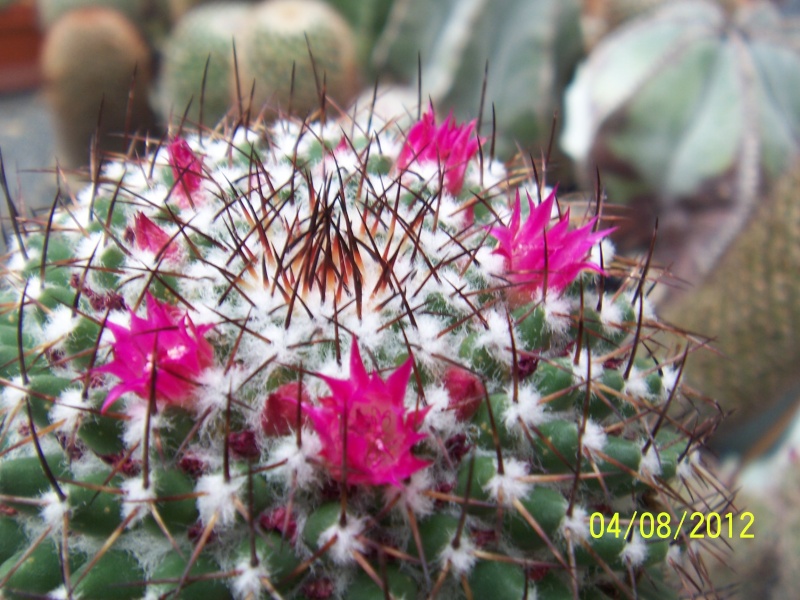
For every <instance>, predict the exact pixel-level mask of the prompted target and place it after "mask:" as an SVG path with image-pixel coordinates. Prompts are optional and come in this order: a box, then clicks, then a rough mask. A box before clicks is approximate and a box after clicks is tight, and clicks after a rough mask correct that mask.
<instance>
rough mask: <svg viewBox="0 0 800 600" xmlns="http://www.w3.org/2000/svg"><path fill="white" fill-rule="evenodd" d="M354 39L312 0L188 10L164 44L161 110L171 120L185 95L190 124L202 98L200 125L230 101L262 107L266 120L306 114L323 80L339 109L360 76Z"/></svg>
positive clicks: (214, 119)
mask: <svg viewBox="0 0 800 600" xmlns="http://www.w3.org/2000/svg"><path fill="white" fill-rule="evenodd" d="M353 38H354V33H353V31H352V29H351V28H350V26H349V25H348V23H347V22H346V21H345V20H344V19H343V18H342V17H341V16H340V15H339V14H338V13H337V12H336V11H335V10H334V9H332V8H330V7H329V6H327V5H326V4H324V3H322V2H317V1H315V0H302V1H301V2H295V1H285V0H268V1H266V2H262V3H260V4H257V5H254V6H251V5H246V4H239V3H234V4H233V5H229V4H212V5H208V6H202V7H198V8H195V9H193V10H191V11H189V12H188V13H187V14H186V15H185V17H184V18H183V19H181V20H180V21H179V22H178V25H177V26H176V27H175V29H174V31H173V32H172V34H171V35H170V38H169V40H168V41H167V44H166V46H165V57H164V70H163V74H162V82H161V100H160V104H161V112H162V114H163V115H164V116H165V117H167V116H171V117H172V121H173V123H177V122H179V121H180V119H181V117H182V115H183V113H184V111H185V110H186V108H187V107H188V105H189V100H192V101H193V106H192V107H191V110H190V112H189V113H188V116H189V118H190V120H191V121H194V122H197V120H198V119H199V117H200V114H199V113H200V106H199V105H200V98H201V96H202V97H203V102H204V107H203V112H204V115H203V120H204V121H205V122H207V123H216V122H217V121H218V120H219V119H221V118H222V117H223V116H224V115H225V114H226V112H227V111H228V109H229V108H230V107H231V106H233V107H235V108H238V109H240V110H242V111H244V110H250V111H253V112H256V113H257V112H260V111H262V110H264V109H268V110H267V112H268V114H270V115H272V116H273V117H274V116H275V115H276V114H277V113H278V112H280V111H287V110H289V109H291V110H292V112H294V113H296V114H300V115H305V114H308V113H309V112H311V111H312V110H315V109H318V108H320V106H321V103H322V87H323V85H324V90H325V95H326V98H327V101H328V102H330V101H333V102H337V103H340V104H341V105H342V106H346V105H347V103H348V102H349V101H350V100H351V99H352V97H353V96H354V95H355V92H356V91H357V85H358V79H359V65H358V58H357V54H356V41H355V40H354V39H353ZM234 44H235V50H236V57H235V58H236V62H235V63H234ZM312 56H313V61H312ZM206 60H208V71H207V72H206V67H205V65H206ZM293 74H294V79H292V75H293ZM204 76H205V80H206V86H205V88H203V86H202V82H203V79H204ZM251 90H252V92H253V94H252V97H251Z"/></svg>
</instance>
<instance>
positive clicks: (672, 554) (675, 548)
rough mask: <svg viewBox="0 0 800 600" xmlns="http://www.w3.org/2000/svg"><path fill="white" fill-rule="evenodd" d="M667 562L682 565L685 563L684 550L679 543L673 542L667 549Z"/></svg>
mask: <svg viewBox="0 0 800 600" xmlns="http://www.w3.org/2000/svg"><path fill="white" fill-rule="evenodd" d="M666 562H667V564H668V565H680V564H682V563H683V551H682V550H681V546H680V545H679V544H672V545H670V547H669V550H667V561H666Z"/></svg>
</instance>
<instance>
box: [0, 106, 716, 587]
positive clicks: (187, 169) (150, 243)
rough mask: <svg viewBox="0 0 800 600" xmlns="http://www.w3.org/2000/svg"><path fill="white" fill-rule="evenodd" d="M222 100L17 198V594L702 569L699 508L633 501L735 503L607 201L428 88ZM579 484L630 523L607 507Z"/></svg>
mask: <svg viewBox="0 0 800 600" xmlns="http://www.w3.org/2000/svg"><path fill="white" fill-rule="evenodd" d="M219 131H221V132H223V133H220V134H219V135H210V134H207V133H204V134H203V135H202V137H200V136H199V135H197V134H190V133H188V132H186V131H185V132H184V137H175V138H170V139H168V140H166V141H165V142H164V144H162V145H160V146H158V147H154V148H151V150H152V151H153V153H152V154H150V155H148V156H146V157H144V158H142V159H141V160H140V161H134V160H128V161H124V162H108V163H106V165H105V167H104V170H103V172H102V174H101V175H100V177H99V179H98V180H97V181H95V182H94V184H93V185H92V186H91V187H90V188H87V189H86V190H84V191H82V192H80V193H79V194H77V195H76V197H75V198H74V200H71V201H69V203H66V204H65V205H64V206H62V207H56V208H54V210H53V211H52V212H51V214H50V215H48V216H46V217H45V218H43V219H42V220H41V221H36V220H27V221H25V222H20V223H17V224H16V225H17V230H18V232H19V235H18V245H17V247H16V249H15V250H14V252H13V253H12V254H11V255H10V256H9V257H8V259H7V261H6V263H5V270H4V274H3V279H2V288H0V306H2V314H1V315H0V316H1V317H2V324H1V325H0V333H2V345H0V377H2V380H3V385H4V389H3V392H2V411H3V413H2V414H3V421H2V430H0V500H1V501H2V508H3V510H2V513H3V514H2V516H0V532H2V535H0V539H2V544H1V545H0V559H2V561H3V562H2V565H0V587H2V588H3V591H4V594H5V595H6V597H7V598H21V597H26V596H29V595H32V594H39V595H44V594H50V593H52V594H55V595H57V596H59V597H76V598H78V597H80V598H98V597H102V598H111V597H115V598H139V597H142V596H144V597H146V598H157V597H192V598H229V597H235V598H245V597H266V596H272V597H298V598H314V599H320V598H329V597H346V598H384V597H387V596H391V597H395V598H414V597H428V596H438V597H446V598H454V597H461V596H464V597H475V598H481V597H489V596H491V597H494V598H498V599H500V598H521V597H525V596H527V597H533V596H534V595H535V597H537V598H539V599H540V600H547V599H549V598H565V597H576V596H579V595H580V596H583V595H588V596H591V597H597V598H603V597H615V596H617V595H619V594H624V595H638V597H659V598H669V597H673V596H675V595H676V594H677V593H678V592H679V590H680V589H681V583H680V580H681V579H682V576H683V575H685V576H686V577H687V580H686V581H687V582H686V584H685V585H686V586H687V587H685V589H686V590H688V591H690V592H691V593H695V592H696V591H697V586H698V585H699V586H700V587H701V588H702V587H705V586H706V585H707V583H706V582H705V579H704V572H705V570H704V568H703V567H702V565H700V564H699V563H698V562H697V561H696V548H695V545H694V544H687V543H686V542H687V539H686V535H685V534H686V531H684V534H683V535H676V536H675V537H674V539H673V537H672V536H669V538H670V539H658V538H660V537H663V536H656V537H653V538H650V539H645V538H646V537H648V536H647V534H646V533H644V531H645V530H643V529H641V528H640V522H639V521H638V520H637V521H635V522H634V521H633V520H632V517H633V516H634V511H638V513H639V514H641V511H647V510H649V511H652V512H663V513H665V514H670V515H672V518H671V519H669V521H670V522H671V527H675V528H676V527H677V522H678V521H679V520H680V515H681V514H682V511H685V510H690V511H691V510H698V511H701V512H705V511H708V510H717V511H719V512H724V511H725V510H726V509H727V506H728V505H727V503H726V502H727V499H726V498H725V496H724V494H723V495H720V493H719V490H721V489H722V488H720V487H719V486H718V484H716V483H714V482H713V481H710V476H709V475H708V473H707V472H706V470H705V468H704V467H703V465H702V462H701V461H700V460H699V458H698V452H697V451H698V449H699V448H700V445H701V444H702V440H703V434H702V432H701V431H695V430H694V425H695V423H696V421H695V420H694V419H695V410H694V409H693V408H692V406H691V405H689V404H687V403H685V402H684V400H683V396H682V394H681V392H680V389H679V379H680V370H681V368H682V365H683V362H682V360H683V357H685V352H686V351H688V349H687V350H686V351H684V350H683V348H680V347H679V348H664V351H663V352H659V353H652V352H651V350H655V349H656V345H655V343H654V342H653V337H654V334H655V333H656V332H657V331H658V330H659V329H660V327H661V326H660V325H659V324H658V322H657V321H656V320H655V319H654V317H653V316H652V315H651V313H650V310H649V307H648V303H647V301H646V299H645V298H644V294H643V289H644V278H645V274H644V273H642V272H641V269H639V267H638V266H637V265H635V264H626V263H621V262H615V261H614V260H613V250H612V249H611V247H610V246H609V245H607V244H606V243H603V242H601V240H602V238H603V237H604V236H605V235H607V233H608V230H605V229H603V228H602V226H601V225H600V223H599V222H598V221H597V220H596V219H591V220H588V221H585V222H581V221H583V220H582V219H581V218H580V217H579V216H577V215H575V214H574V213H572V214H571V213H570V211H568V210H565V207H561V208H559V207H558V205H557V204H556V203H555V202H554V198H555V195H554V193H552V192H550V190H548V189H545V188H544V187H543V186H540V185H539V184H538V183H536V182H534V181H533V180H532V179H531V177H530V175H531V172H530V171H528V170H527V169H519V170H512V171H511V172H507V171H506V170H505V168H504V167H503V166H502V165H500V164H498V163H496V162H491V161H489V160H488V157H487V156H486V155H485V153H484V152H482V151H481V150H480V145H481V144H483V143H485V140H483V139H479V138H478V137H477V136H476V135H475V123H474V122H473V123H470V124H465V125H459V124H458V123H456V122H455V121H454V120H452V119H448V120H446V121H445V122H444V123H441V124H438V123H437V122H436V120H435V118H434V115H433V113H432V109H431V110H430V111H429V112H427V113H426V114H425V115H424V116H423V119H422V120H421V121H420V122H418V123H416V124H414V125H413V127H411V128H410V129H408V130H407V132H404V131H403V130H401V129H399V128H398V127H397V125H395V124H393V123H383V122H380V121H379V120H378V119H372V120H371V122H370V119H369V117H367V118H366V119H364V120H363V121H359V122H352V121H348V120H340V121H334V120H333V119H328V120H327V121H326V123H325V124H320V123H309V122H299V121H278V122H276V123H275V124H274V125H272V126H269V127H267V126H264V125H263V124H259V123H256V124H254V125H252V126H250V127H244V126H242V125H241V124H239V126H238V127H237V128H236V129H235V130H233V131H230V132H228V131H227V130H226V128H225V127H221V128H219ZM434 148H435V152H434V151H433V149H434ZM512 182H513V183H512ZM519 192H521V194H520V193H519ZM540 194H541V196H540ZM529 198H531V200H529ZM545 198H546V200H545ZM540 200H545V201H544V202H541V203H539V201H540ZM576 212H580V211H576ZM571 217H575V220H576V221H579V223H572V224H571V223H570V220H571ZM610 278H613V283H614V285H613V286H611V285H610V283H611V282H612V279H610ZM612 287H613V288H614V291H611V289H612ZM684 346H685V344H684ZM708 425H709V423H708V421H704V423H703V426H704V427H706V426H708ZM592 513H602V514H603V515H605V518H606V521H607V523H609V524H610V520H611V518H612V514H613V513H619V514H620V515H621V516H620V526H621V528H622V532H618V533H617V534H614V532H613V530H610V529H609V528H608V527H606V533H605V534H604V535H602V536H601V537H599V538H597V539H596V538H594V537H593V536H592V535H591V534H590V515H591V514H592ZM596 520H597V518H596V517H595V521H596ZM628 522H631V524H632V526H631V527H630V532H629V533H630V535H628V533H626V531H625V530H626V529H627V528H628V527H627V525H628ZM595 526H597V524H596V525H595ZM667 573H672V576H674V578H675V581H674V583H673V586H674V589H673V588H672V587H670V586H667V584H666V583H664V577H665V576H666V575H667ZM633 590H635V591H633Z"/></svg>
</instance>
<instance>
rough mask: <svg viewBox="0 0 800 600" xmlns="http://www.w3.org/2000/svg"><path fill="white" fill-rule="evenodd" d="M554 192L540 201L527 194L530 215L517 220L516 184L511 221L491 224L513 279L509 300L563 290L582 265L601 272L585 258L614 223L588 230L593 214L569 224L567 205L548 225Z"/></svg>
mask: <svg viewBox="0 0 800 600" xmlns="http://www.w3.org/2000/svg"><path fill="white" fill-rule="evenodd" d="M555 198H556V192H555V190H553V191H552V192H551V193H550V195H549V196H548V197H547V199H546V200H545V201H544V202H542V203H541V204H540V205H539V206H534V204H533V200H531V197H530V194H528V205H529V207H530V215H529V216H528V219H527V220H526V221H525V223H524V224H522V223H520V221H521V217H520V199H519V190H517V197H516V202H515V203H514V210H513V212H512V214H511V223H510V225H509V226H508V227H505V226H499V227H492V228H490V230H489V233H490V234H491V235H492V236H493V237H494V238H495V239H497V242H498V244H497V248H495V250H494V252H495V253H496V254H500V255H502V256H503V257H504V258H505V259H506V269H507V275H506V276H507V278H508V280H509V282H510V283H512V284H514V285H513V287H512V288H511V290H509V293H508V298H509V301H510V302H511V303H512V304H525V303H527V302H530V301H531V300H532V299H533V297H534V296H535V295H536V294H537V293H538V292H540V291H543V289H544V287H545V286H546V287H547V290H554V291H555V292H557V293H560V292H561V291H563V290H564V289H565V288H566V287H567V286H569V284H570V283H572V282H573V281H574V280H575V278H576V277H577V276H578V275H579V274H580V273H581V272H582V271H594V272H595V273H601V274H605V273H604V272H603V270H602V269H601V268H600V266H599V265H596V264H595V263H593V262H590V261H589V260H588V258H587V254H588V253H589V251H590V249H591V248H592V246H594V245H595V244H596V243H597V242H599V241H600V240H602V239H603V238H604V237H606V236H607V235H608V234H609V233H611V232H612V231H613V229H604V230H601V231H596V232H592V228H593V227H594V224H595V221H596V220H597V218H596V217H595V218H593V219H591V220H590V221H589V222H588V223H586V224H585V225H583V226H582V227H579V228H578V229H573V230H572V231H570V230H569V209H567V210H566V211H565V213H564V214H563V215H562V216H561V217H560V218H559V219H558V220H557V221H556V223H555V224H553V225H551V214H552V210H553V203H554V202H555Z"/></svg>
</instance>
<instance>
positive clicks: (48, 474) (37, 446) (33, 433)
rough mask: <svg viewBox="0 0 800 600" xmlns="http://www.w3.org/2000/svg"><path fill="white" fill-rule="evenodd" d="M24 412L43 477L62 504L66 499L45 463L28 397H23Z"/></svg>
mask: <svg viewBox="0 0 800 600" xmlns="http://www.w3.org/2000/svg"><path fill="white" fill-rule="evenodd" d="M25 410H26V412H27V413H28V427H29V428H30V430H31V439H32V440H33V446H34V448H35V449H36V456H38V457H39V463H40V464H41V466H42V471H44V475H45V477H47V481H48V482H49V483H50V487H51V488H53V491H54V492H55V493H56V496H58V500H59V502H63V501H64V500H66V499H67V496H66V495H65V494H64V492H63V491H62V490H61V486H59V485H58V481H57V480H56V477H55V475H53V471H52V470H51V469H50V465H48V464H47V461H46V460H45V458H44V452H43V451H42V445H41V444H40V443H39V434H38V433H37V431H36V424H35V423H34V422H33V410H32V409H31V399H30V397H29V396H25Z"/></svg>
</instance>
